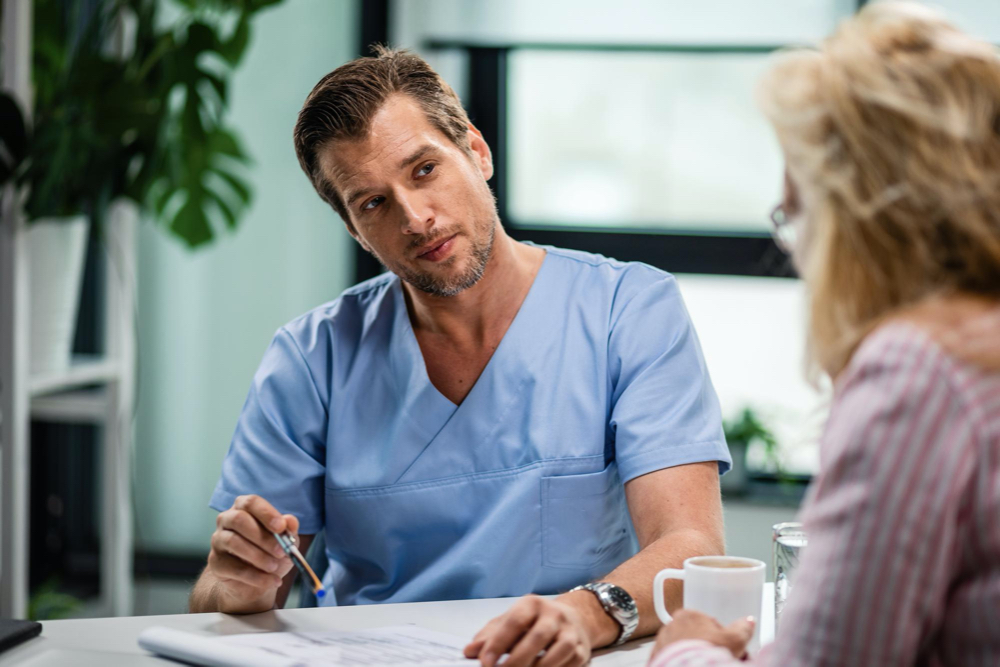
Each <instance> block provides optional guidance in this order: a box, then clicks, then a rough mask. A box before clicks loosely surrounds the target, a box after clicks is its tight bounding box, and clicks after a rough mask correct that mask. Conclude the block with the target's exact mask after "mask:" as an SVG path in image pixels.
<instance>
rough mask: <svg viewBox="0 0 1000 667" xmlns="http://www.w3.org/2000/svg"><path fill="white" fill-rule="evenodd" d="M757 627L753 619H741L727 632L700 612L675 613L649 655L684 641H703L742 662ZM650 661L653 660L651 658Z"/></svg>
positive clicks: (680, 611)
mask: <svg viewBox="0 0 1000 667" xmlns="http://www.w3.org/2000/svg"><path fill="white" fill-rule="evenodd" d="M755 627H756V623H755V622H754V619H753V618H750V617H748V618H741V619H740V620H738V621H736V622H735V623H733V624H732V625H730V626H729V627H727V628H724V627H722V625H721V624H720V623H719V622H718V621H717V620H715V619H714V618H712V617H711V616H706V615H705V614H702V613H701V612H699V611H692V610H690V609H678V610H677V612H676V613H675V614H674V620H673V621H671V622H670V623H667V624H666V625H664V626H663V627H662V628H660V632H659V634H657V635H656V646H655V647H654V648H653V653H652V655H653V656H655V655H656V654H657V653H659V652H660V651H662V650H663V649H664V648H666V647H667V646H669V645H670V644H673V643H674V642H679V641H681V640H683V639H702V640H704V641H707V642H710V643H712V644H715V645H716V646H721V647H722V648H726V649H729V651H730V653H732V654H733V657H736V658H743V657H744V656H745V655H746V653H747V644H749V643H750V639H751V638H753V631H754V628H755ZM650 659H652V658H650Z"/></svg>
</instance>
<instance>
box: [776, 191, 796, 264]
mask: <svg viewBox="0 0 1000 667" xmlns="http://www.w3.org/2000/svg"><path fill="white" fill-rule="evenodd" d="M797 222H798V217H797V216H790V215H788V212H787V211H786V209H785V204H784V202H782V203H780V204H778V205H777V206H775V207H774V208H773V209H772V210H771V224H772V225H774V229H773V230H772V232H771V233H772V236H773V237H774V242H775V243H776V244H777V245H778V247H779V248H780V249H781V251H782V252H783V253H785V254H786V255H791V254H792V249H793V248H795V239H796V236H797V235H798V225H797V224H796V223H797Z"/></svg>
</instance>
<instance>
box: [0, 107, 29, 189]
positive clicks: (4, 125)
mask: <svg viewBox="0 0 1000 667" xmlns="http://www.w3.org/2000/svg"><path fill="white" fill-rule="evenodd" d="M27 152H28V131H27V128H26V127H25V125H24V116H22V115H21V108H20V107H19V106H18V105H17V102H16V101H15V100H14V98H13V97H11V96H10V95H8V94H6V93H0V185H2V184H4V183H6V182H7V179H9V178H10V177H11V176H12V175H13V173H14V170H15V169H17V167H18V166H19V165H20V164H21V161H22V160H24V157H25V155H26V154H27Z"/></svg>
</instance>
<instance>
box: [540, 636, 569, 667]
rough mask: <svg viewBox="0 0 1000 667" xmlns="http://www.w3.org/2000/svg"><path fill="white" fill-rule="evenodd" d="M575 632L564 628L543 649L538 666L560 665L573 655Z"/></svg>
mask: <svg viewBox="0 0 1000 667" xmlns="http://www.w3.org/2000/svg"><path fill="white" fill-rule="evenodd" d="M576 639H577V638H576V634H575V633H571V632H568V631H566V630H564V631H563V632H561V633H559V635H558V636H557V637H556V640H555V641H554V642H552V644H550V645H549V647H548V648H547V649H545V655H544V656H542V659H541V660H539V662H538V667H561V665H564V664H566V663H568V662H569V661H570V659H571V658H573V656H574V655H575V651H574V650H573V649H575V648H576V644H577V642H576Z"/></svg>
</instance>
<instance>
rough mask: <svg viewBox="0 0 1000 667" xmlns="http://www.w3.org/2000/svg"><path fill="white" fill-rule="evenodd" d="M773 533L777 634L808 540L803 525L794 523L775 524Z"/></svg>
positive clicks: (775, 625) (775, 627) (775, 626)
mask: <svg viewBox="0 0 1000 667" xmlns="http://www.w3.org/2000/svg"><path fill="white" fill-rule="evenodd" d="M773 531H774V532H773V540H774V545H773V549H774V629H775V632H777V630H778V622H779V619H780V618H781V611H782V609H783V608H784V606H785V600H787V599H788V595H789V594H790V593H791V591H792V577H793V575H794V572H795V568H796V567H798V564H799V558H800V557H801V555H802V549H804V548H805V546H806V544H808V539H807V537H806V533H805V531H804V530H802V524H801V523H798V522H794V521H793V522H788V523H779V524H775V526H774V528H773Z"/></svg>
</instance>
